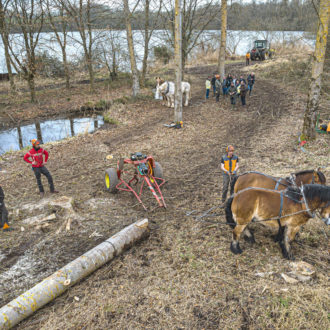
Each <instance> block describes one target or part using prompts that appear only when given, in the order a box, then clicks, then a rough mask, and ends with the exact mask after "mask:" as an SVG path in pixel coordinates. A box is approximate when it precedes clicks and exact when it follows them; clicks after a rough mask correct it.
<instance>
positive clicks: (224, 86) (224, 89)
mask: <svg viewBox="0 0 330 330" xmlns="http://www.w3.org/2000/svg"><path fill="white" fill-rule="evenodd" d="M222 94H223V95H224V96H226V95H227V94H228V93H227V79H226V77H223V80H222Z"/></svg>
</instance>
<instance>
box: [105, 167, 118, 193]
mask: <svg viewBox="0 0 330 330" xmlns="http://www.w3.org/2000/svg"><path fill="white" fill-rule="evenodd" d="M104 180H105V188H106V189H107V190H108V191H110V192H111V193H116V192H118V189H117V188H116V186H117V184H118V182H119V181H118V175H117V171H116V170H115V169H114V168H108V169H106V170H105V177H104Z"/></svg>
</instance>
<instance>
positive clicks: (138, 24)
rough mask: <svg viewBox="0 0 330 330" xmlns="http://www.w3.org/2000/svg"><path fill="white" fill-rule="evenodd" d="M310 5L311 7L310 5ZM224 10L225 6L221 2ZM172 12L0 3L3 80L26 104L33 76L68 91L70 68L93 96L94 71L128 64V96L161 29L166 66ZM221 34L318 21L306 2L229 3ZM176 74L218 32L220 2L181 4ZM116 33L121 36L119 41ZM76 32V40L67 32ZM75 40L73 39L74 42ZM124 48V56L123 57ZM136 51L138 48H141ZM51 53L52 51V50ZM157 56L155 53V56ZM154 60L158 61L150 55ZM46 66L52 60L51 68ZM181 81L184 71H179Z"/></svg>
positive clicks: (22, 0)
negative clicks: (45, 36)
mask: <svg viewBox="0 0 330 330" xmlns="http://www.w3.org/2000/svg"><path fill="white" fill-rule="evenodd" d="M314 1H315V2H316V1H318V0H314ZM226 3H227V1H226ZM174 15H175V10H174V1H173V0H104V2H103V3H102V1H101V0H0V37H1V39H2V45H3V48H4V53H5V61H6V66H7V71H8V76H9V80H10V86H11V89H10V90H11V93H12V94H15V84H14V79H13V74H12V72H14V71H16V72H17V73H19V74H20V76H21V77H22V78H23V79H25V80H26V82H27V84H28V87H29V90H30V93H31V101H32V102H35V101H36V94H35V77H36V76H38V75H40V72H43V73H44V74H46V75H47V76H48V75H53V76H55V75H56V72H57V75H59V74H60V75H61V76H64V77H65V80H66V87H67V88H70V79H71V77H72V73H73V72H74V71H76V68H75V67H74V65H76V63H78V62H80V63H83V66H80V68H79V69H78V70H84V71H86V72H87V73H88V75H89V81H90V87H91V90H93V89H94V76H95V74H94V72H95V70H97V69H99V68H101V67H104V68H107V69H108V71H109V76H110V79H116V77H117V71H118V65H119V64H120V63H123V62H124V61H128V59H129V63H130V66H131V73H132V81H133V82H134V84H133V87H134V88H133V95H137V94H138V93H139V90H140V87H139V84H142V85H143V84H144V81H145V77H146V73H147V69H148V59H149V57H150V53H151V51H152V50H153V49H152V46H150V44H149V43H150V40H151V37H152V35H153V33H154V31H155V30H162V32H161V34H162V37H161V39H162V42H163V44H162V46H165V47H166V48H167V50H166V49H165V48H164V47H163V48H162V49H158V51H159V52H161V53H162V56H160V57H162V58H163V60H164V61H168V59H169V57H170V56H171V54H172V53H173V49H174V42H175V40H174V39H175V38H174V30H175V24H174V21H175V19H174V18H175V17H174ZM227 22H228V24H227V29H231V30H261V31H275V30H281V31H288V30H300V31H301V30H310V31H314V30H315V28H316V25H317V15H316V12H315V8H314V6H313V4H312V2H311V0H291V1H289V0H281V1H279V0H269V1H266V2H263V3H259V2H258V3H257V2H255V1H253V2H251V3H245V2H243V1H234V0H233V1H230V2H229V1H228V10H227ZM181 26H182V28H181V30H182V53H181V54H182V55H181V56H182V70H183V69H184V67H185V64H186V61H187V59H188V56H189V55H190V54H191V52H192V50H193V49H194V48H195V47H196V46H197V45H198V44H199V42H200V36H201V34H202V32H203V31H205V30H219V29H220V26H221V13H220V0H204V1H200V0H182V25H181ZM118 30H126V38H125V39H126V40H123V37H122V35H120V32H119V31H118ZM132 30H140V31H142V36H143V41H142V43H143V49H144V54H143V59H142V64H143V66H142V70H141V72H139V71H138V70H137V64H136V54H135V50H134V47H135V46H134V43H135V44H136V43H137V42H138V41H137V40H133V32H132ZM72 31H75V32H77V33H76V34H75V36H72V35H70V33H69V32H72ZM42 32H52V38H53V40H52V41H49V42H46V43H45V41H41V40H42V35H41V33H42ZM77 35H78V37H77ZM70 40H71V41H72V40H74V41H75V43H78V44H79V46H80V48H81V49H82V51H81V53H80V54H77V56H76V61H75V62H76V63H73V62H72V60H69V59H68V46H69V45H68V43H69V41H70ZM123 42H124V43H125V42H127V49H128V52H125V51H124V50H123ZM52 43H56V44H57V45H58V47H59V49H60V51H58V53H57V55H59V56H57V57H56V58H52V59H49V58H48V57H49V56H48V55H47V48H48V49H50V50H51V49H52V47H53V45H52ZM140 46H141V44H140ZM52 50H54V49H52ZM156 53H157V49H156ZM156 55H157V54H156ZM50 60H51V61H50ZM182 74H183V71H182Z"/></svg>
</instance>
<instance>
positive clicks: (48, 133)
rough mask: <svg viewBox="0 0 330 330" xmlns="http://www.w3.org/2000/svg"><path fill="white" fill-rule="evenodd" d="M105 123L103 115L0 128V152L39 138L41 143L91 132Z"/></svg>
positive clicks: (20, 147)
mask: <svg viewBox="0 0 330 330" xmlns="http://www.w3.org/2000/svg"><path fill="white" fill-rule="evenodd" d="M103 124H104V121H103V117H102V116H97V117H85V118H72V119H54V120H47V121H43V122H42V121H41V122H39V121H37V122H35V123H34V124H30V125H24V126H18V127H13V128H10V129H7V130H2V131H1V130H0V154H3V153H5V152H7V151H13V150H19V149H22V148H24V147H26V146H29V145H31V142H30V141H31V140H32V139H35V138H37V139H38V140H39V141H41V143H47V142H51V141H58V140H62V139H65V138H67V137H70V136H74V135H77V134H80V133H87V132H88V133H91V132H93V131H95V130H96V129H97V128H99V127H100V126H102V125H103Z"/></svg>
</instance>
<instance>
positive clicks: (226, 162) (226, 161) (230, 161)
mask: <svg viewBox="0 0 330 330" xmlns="http://www.w3.org/2000/svg"><path fill="white" fill-rule="evenodd" d="M234 150H235V148H234V147H233V146H232V145H229V146H228V147H227V148H226V154H225V155H223V156H222V158H221V170H222V171H223V175H222V178H223V186H222V203H224V202H225V201H226V198H227V193H228V186H229V183H231V181H232V180H233V179H234V178H235V177H236V176H237V170H238V167H239V166H238V157H237V156H236V155H234ZM233 192H234V187H233V186H232V187H230V195H232V194H233Z"/></svg>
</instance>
